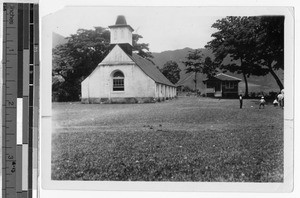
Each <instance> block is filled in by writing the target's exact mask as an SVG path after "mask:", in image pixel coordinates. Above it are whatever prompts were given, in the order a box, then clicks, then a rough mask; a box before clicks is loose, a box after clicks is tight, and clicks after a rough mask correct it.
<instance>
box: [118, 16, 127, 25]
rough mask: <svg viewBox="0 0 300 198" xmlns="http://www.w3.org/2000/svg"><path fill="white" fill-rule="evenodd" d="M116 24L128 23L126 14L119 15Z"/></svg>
mask: <svg viewBox="0 0 300 198" xmlns="http://www.w3.org/2000/svg"><path fill="white" fill-rule="evenodd" d="M116 25H127V23H126V19H125V16H124V15H119V16H118V17H117V20H116Z"/></svg>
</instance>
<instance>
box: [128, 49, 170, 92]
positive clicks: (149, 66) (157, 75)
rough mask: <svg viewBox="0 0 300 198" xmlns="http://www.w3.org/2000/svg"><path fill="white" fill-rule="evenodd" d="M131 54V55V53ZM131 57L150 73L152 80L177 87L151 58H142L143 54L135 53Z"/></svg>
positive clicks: (145, 71) (146, 72)
mask: <svg viewBox="0 0 300 198" xmlns="http://www.w3.org/2000/svg"><path fill="white" fill-rule="evenodd" d="M129 56H130V55H129ZM130 57H131V59H132V60H133V61H134V62H135V63H136V64H137V66H139V67H140V68H141V69H142V71H143V72H144V73H145V74H146V75H148V76H149V77H150V78H152V80H154V81H155V82H158V83H161V84H164V85H169V86H173V87H175V85H174V84H173V83H171V82H170V81H169V80H168V79H167V78H166V77H165V76H164V75H163V74H162V73H161V72H160V71H159V70H158V68H157V67H156V66H155V65H154V64H153V63H152V62H151V61H149V60H147V59H145V58H142V57H141V56H139V55H137V54H135V53H133V54H132V56H130Z"/></svg>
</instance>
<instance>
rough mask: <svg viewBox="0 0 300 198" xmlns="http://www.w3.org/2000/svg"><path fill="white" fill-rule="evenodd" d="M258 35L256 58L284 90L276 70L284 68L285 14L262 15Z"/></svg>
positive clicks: (257, 30) (257, 29)
mask: <svg viewBox="0 0 300 198" xmlns="http://www.w3.org/2000/svg"><path fill="white" fill-rule="evenodd" d="M256 34H257V35H258V42H257V50H255V58H256V59H257V60H258V61H257V63H258V64H260V66H261V67H264V68H267V69H268V71H269V72H270V73H271V75H272V76H273V77H274V79H275V80H276V82H277V84H278V86H279V88H280V89H281V90H282V89H283V88H284V87H283V83H282V82H281V80H280V79H279V77H278V76H277V75H276V73H275V71H276V70H279V69H282V70H283V69H284V16H262V17H260V18H259V22H258V25H257V28H256Z"/></svg>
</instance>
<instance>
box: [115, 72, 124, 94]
mask: <svg viewBox="0 0 300 198" xmlns="http://www.w3.org/2000/svg"><path fill="white" fill-rule="evenodd" d="M113 91H124V74H123V73H122V72H121V71H116V72H115V73H114V75H113Z"/></svg>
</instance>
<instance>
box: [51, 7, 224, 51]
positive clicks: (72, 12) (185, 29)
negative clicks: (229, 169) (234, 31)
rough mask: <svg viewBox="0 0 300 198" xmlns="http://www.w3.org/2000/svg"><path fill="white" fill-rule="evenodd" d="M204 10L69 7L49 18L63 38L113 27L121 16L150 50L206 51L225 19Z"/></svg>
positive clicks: (190, 8) (54, 29) (196, 8)
mask: <svg viewBox="0 0 300 198" xmlns="http://www.w3.org/2000/svg"><path fill="white" fill-rule="evenodd" d="M203 11H204V9H203V8H201V7H188V8H183V7H171V8H170V7H88V6H87V7H68V8H64V9H62V10H60V11H58V12H56V13H55V14H52V15H51V16H50V17H53V18H55V19H54V20H55V21H56V23H55V27H54V28H53V31H54V32H56V33H58V34H61V35H63V36H69V35H70V34H74V33H76V31H77V30H78V29H79V28H84V29H93V27H94V26H101V27H108V26H109V25H114V24H115V21H116V18H117V16H118V15H124V16H125V17H126V21H127V24H129V25H131V26H132V28H133V29H134V32H133V33H137V34H140V35H142V36H143V39H141V40H140V42H144V43H149V47H150V51H152V52H161V51H166V50H175V49H182V48H185V47H190V48H203V47H204V46H205V45H206V44H207V42H208V41H210V40H211V34H212V33H213V32H215V29H213V28H211V25H212V24H213V23H214V22H215V21H216V20H217V19H220V18H222V17H224V16H207V15H204V14H203V13H204V12H203Z"/></svg>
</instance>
